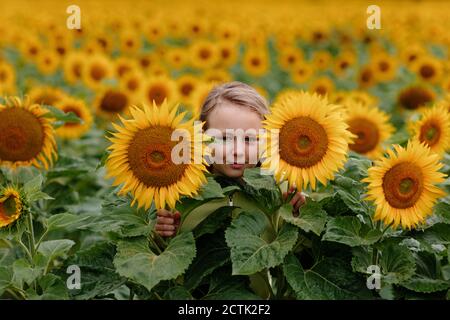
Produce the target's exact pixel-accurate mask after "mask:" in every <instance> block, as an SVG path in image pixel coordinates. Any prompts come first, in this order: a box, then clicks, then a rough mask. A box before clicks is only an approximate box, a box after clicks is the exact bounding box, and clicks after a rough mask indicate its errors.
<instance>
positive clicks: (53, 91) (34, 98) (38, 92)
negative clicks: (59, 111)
mask: <svg viewBox="0 0 450 320" xmlns="http://www.w3.org/2000/svg"><path fill="white" fill-rule="evenodd" d="M65 96H66V94H65V93H64V91H62V90H60V89H57V88H53V87H49V86H42V87H33V88H31V90H30V91H29V92H28V97H29V99H30V104H34V103H37V104H45V105H47V106H54V105H55V104H56V103H57V102H58V101H61V99H63V98H64V97H65Z"/></svg>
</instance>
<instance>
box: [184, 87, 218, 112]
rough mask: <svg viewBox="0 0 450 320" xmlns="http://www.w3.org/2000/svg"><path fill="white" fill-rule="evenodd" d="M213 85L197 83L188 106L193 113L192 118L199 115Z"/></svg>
mask: <svg viewBox="0 0 450 320" xmlns="http://www.w3.org/2000/svg"><path fill="white" fill-rule="evenodd" d="M214 85H215V83H214V82H199V83H198V84H197V86H196V87H195V89H194V90H193V91H192V94H191V99H190V103H189V106H190V108H191V111H192V112H193V113H194V117H195V116H199V115H200V111H201V107H202V105H203V103H204V102H205V100H206V97H207V96H208V94H209V92H210V91H211V89H212V88H213V87H214Z"/></svg>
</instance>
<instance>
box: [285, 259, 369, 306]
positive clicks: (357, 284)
mask: <svg viewBox="0 0 450 320" xmlns="http://www.w3.org/2000/svg"><path fill="white" fill-rule="evenodd" d="M283 272H284V274H285V276H286V280H287V281H288V283H289V285H290V286H291V287H292V289H293V290H294V292H295V293H296V295H297V298H298V299H307V300H310V299H320V300H325V299H338V300H342V299H361V298H362V299H368V298H370V297H371V293H370V292H369V290H368V289H367V287H366V286H365V282H364V281H363V280H362V279H360V277H358V276H357V275H356V274H354V273H352V272H351V269H350V268H349V266H348V264H347V263H345V262H344V261H342V260H340V259H335V258H326V259H324V260H322V261H320V262H318V263H317V264H315V265H314V266H313V267H312V268H311V269H309V270H304V269H303V267H302V265H301V264H300V263H299V261H298V260H297V258H296V257H295V256H294V255H289V256H288V257H287V258H286V262H285V264H284V266H283Z"/></svg>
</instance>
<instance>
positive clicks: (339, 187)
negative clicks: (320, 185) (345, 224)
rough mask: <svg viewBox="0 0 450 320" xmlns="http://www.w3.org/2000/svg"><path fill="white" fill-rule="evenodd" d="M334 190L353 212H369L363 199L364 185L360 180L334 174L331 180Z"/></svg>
mask: <svg viewBox="0 0 450 320" xmlns="http://www.w3.org/2000/svg"><path fill="white" fill-rule="evenodd" d="M331 184H332V185H333V187H334V189H335V190H336V192H337V193H338V194H339V196H340V197H341V199H342V200H343V201H344V203H345V204H346V205H347V206H348V207H349V208H350V209H351V210H352V211H353V212H355V213H362V214H369V212H370V209H369V206H368V204H367V202H365V201H364V200H363V192H364V185H363V183H362V182H360V181H357V180H353V179H351V178H349V177H346V176H343V175H340V174H336V175H335V179H334V180H332V181H331Z"/></svg>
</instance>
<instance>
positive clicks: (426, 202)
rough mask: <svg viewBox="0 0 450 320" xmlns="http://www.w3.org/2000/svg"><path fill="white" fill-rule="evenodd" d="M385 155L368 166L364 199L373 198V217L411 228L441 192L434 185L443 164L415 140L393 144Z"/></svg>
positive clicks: (426, 213) (441, 176)
mask: <svg viewBox="0 0 450 320" xmlns="http://www.w3.org/2000/svg"><path fill="white" fill-rule="evenodd" d="M394 149H395V152H394V151H393V150H391V149H389V150H388V154H389V157H386V158H383V159H380V160H377V161H376V162H375V166H373V167H371V168H369V169H368V177H367V178H365V179H364V180H363V181H364V182H367V183H368V184H369V186H368V192H367V200H372V201H374V202H375V205H376V211H375V215H374V219H375V220H382V221H383V222H384V223H385V224H386V225H388V224H391V223H392V224H393V226H394V227H397V226H398V225H401V226H402V228H409V229H411V228H413V227H415V226H417V225H418V224H419V223H421V222H423V221H424V220H425V218H426V217H427V216H428V215H430V214H431V213H432V207H433V205H434V203H435V201H436V199H437V198H439V197H441V196H444V195H445V192H444V191H442V190H441V189H439V188H438V187H436V186H435V184H438V183H442V182H444V180H445V178H444V177H445V175H444V174H443V173H440V172H439V169H441V168H442V167H443V164H441V163H439V162H438V160H439V157H438V155H437V154H435V153H432V152H431V150H430V149H429V148H428V147H426V146H425V145H424V144H421V143H419V142H417V141H413V142H411V141H410V142H408V145H407V147H406V148H403V147H401V146H399V145H395V146H394Z"/></svg>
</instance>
